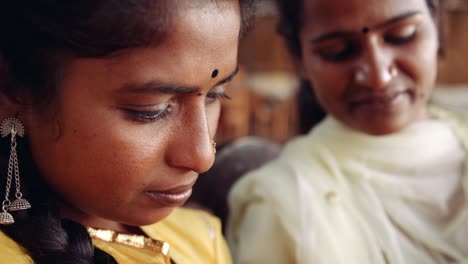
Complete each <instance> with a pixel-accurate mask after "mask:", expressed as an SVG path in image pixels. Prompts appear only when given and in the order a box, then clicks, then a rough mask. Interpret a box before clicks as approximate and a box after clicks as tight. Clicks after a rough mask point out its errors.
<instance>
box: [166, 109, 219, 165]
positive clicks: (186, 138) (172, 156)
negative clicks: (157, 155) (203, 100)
mask: <svg viewBox="0 0 468 264" xmlns="http://www.w3.org/2000/svg"><path fill="white" fill-rule="evenodd" d="M187 115H188V116H186V118H184V120H183V122H182V123H181V126H180V127H179V128H178V129H177V134H174V135H172V139H171V143H170V144H169V145H168V148H167V151H166V161H167V163H168V164H169V165H170V166H172V167H177V168H182V169H186V170H192V171H195V172H197V173H203V172H205V171H207V170H208V169H209V168H210V167H211V166H212V165H213V162H214V158H215V146H214V143H213V142H214V141H213V139H212V135H210V129H209V123H208V119H207V115H206V113H205V111H204V109H202V110H198V111H193V112H191V113H188V114H187Z"/></svg>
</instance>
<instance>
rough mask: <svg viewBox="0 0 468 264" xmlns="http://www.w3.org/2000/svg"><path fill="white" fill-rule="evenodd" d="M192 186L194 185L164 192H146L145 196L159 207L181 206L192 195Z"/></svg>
mask: <svg viewBox="0 0 468 264" xmlns="http://www.w3.org/2000/svg"><path fill="white" fill-rule="evenodd" d="M193 184H194V183H192V184H189V185H184V186H179V187H176V188H172V189H169V190H164V191H159V190H158V191H146V192H145V194H147V195H148V196H149V197H150V198H151V199H153V200H154V201H155V202H156V203H158V204H160V205H163V206H167V207H177V206H181V205H183V204H184V203H185V202H186V201H187V200H188V198H189V197H190V195H191V194H192V187H193Z"/></svg>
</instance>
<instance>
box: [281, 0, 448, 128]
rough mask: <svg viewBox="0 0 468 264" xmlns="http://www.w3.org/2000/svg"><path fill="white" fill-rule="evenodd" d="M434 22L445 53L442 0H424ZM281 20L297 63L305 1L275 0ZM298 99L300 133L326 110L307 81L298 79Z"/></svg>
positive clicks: (285, 37) (440, 47)
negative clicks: (299, 84)
mask: <svg viewBox="0 0 468 264" xmlns="http://www.w3.org/2000/svg"><path fill="white" fill-rule="evenodd" d="M425 1H426V4H427V6H428V7H429V10H430V12H431V14H432V16H433V18H434V21H435V23H436V26H437V29H438V34H439V55H441V56H443V55H444V42H445V41H444V40H445V28H444V25H445V23H444V22H445V16H444V14H445V13H444V12H443V11H444V0H425ZM276 3H277V6H278V10H279V14H280V19H279V23H278V27H277V31H278V33H279V34H280V35H281V36H282V37H283V39H284V40H285V42H286V45H287V47H288V49H289V51H290V53H291V55H292V56H293V59H294V60H296V62H301V60H302V50H301V42H300V39H299V33H300V30H301V27H302V25H303V23H304V13H303V10H304V6H303V4H304V0H276ZM297 100H298V113H299V127H300V132H301V133H306V132H307V131H309V130H310V128H312V127H313V126H314V125H315V124H317V123H318V122H319V121H320V120H321V119H323V117H324V116H325V114H326V113H325V111H324V110H323V109H322V107H321V106H320V105H319V103H318V101H317V99H316V96H315V93H314V90H313V85H312V84H311V83H310V82H309V81H306V80H303V81H302V82H301V86H300V89H299V94H298V96H297Z"/></svg>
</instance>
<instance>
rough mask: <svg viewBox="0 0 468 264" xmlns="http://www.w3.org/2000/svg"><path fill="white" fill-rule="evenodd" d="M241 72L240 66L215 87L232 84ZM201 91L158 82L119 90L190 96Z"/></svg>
mask: <svg viewBox="0 0 468 264" xmlns="http://www.w3.org/2000/svg"><path fill="white" fill-rule="evenodd" d="M238 72H239V65H237V66H236V68H235V69H234V71H233V72H232V73H231V74H229V76H228V77H226V78H225V79H223V80H221V81H219V82H218V83H216V85H215V86H218V85H222V84H225V83H228V82H230V81H231V80H232V79H234V77H235V76H236V75H237V73H238ZM198 90H199V88H197V87H188V86H178V85H170V84H165V83H161V82H158V81H149V82H146V83H143V84H138V83H126V84H124V85H123V86H122V87H120V88H119V89H118V91H119V92H122V93H137V94H139V93H141V94H147V93H150V94H151V93H152V94H158V93H162V94H190V93H195V92H197V91H198Z"/></svg>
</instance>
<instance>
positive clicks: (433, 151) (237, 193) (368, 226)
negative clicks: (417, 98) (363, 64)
mask: <svg viewBox="0 0 468 264" xmlns="http://www.w3.org/2000/svg"><path fill="white" fill-rule="evenodd" d="M431 111H432V113H433V116H434V118H433V119H430V120H425V121H421V122H417V123H415V124H413V125H411V126H410V127H408V128H405V129H404V130H403V131H401V132H399V133H395V134H390V135H386V136H379V137H376V136H370V135H367V134H362V133H358V132H356V131H353V130H351V129H349V128H347V127H344V126H343V125H342V124H340V123H339V122H337V121H336V120H334V119H333V118H332V117H327V118H326V119H325V120H324V121H323V122H322V123H321V124H320V125H318V127H316V128H315V129H314V130H312V131H311V132H310V133H309V134H308V135H306V136H302V137H299V138H297V139H295V140H294V141H292V142H291V143H290V144H288V145H287V146H286V147H285V149H284V151H283V153H282V154H281V156H280V157H279V158H278V159H277V160H275V161H274V162H272V163H270V164H269V165H267V166H265V167H263V168H261V169H259V170H257V171H254V172H252V173H250V174H248V175H246V176H245V177H244V178H243V179H242V180H240V181H239V182H238V183H237V184H236V185H235V186H234V188H233V190H232V192H231V194H230V197H229V198H230V200H229V201H230V205H231V208H232V214H231V218H230V221H229V226H228V241H229V243H230V246H231V249H232V253H233V257H234V262H235V263H240V264H246V263H270V264H275V263H277V264H280V263H290V264H293V263H314V264H330V263H334V264H345V263H346V264H350V263H356V264H358V263H359V264H385V263H412V264H418V263H421V264H422V263H424V264H436V263H437V264H440V263H443V264H445V263H465V262H461V261H463V260H464V259H466V258H467V257H468V244H467V243H466V238H467V237H468V207H467V205H468V201H467V199H468V193H467V190H466V189H467V188H468V170H467V168H466V166H467V163H466V150H467V149H468V148H467V147H468V123H467V122H466V120H465V119H463V118H461V117H458V116H455V115H453V114H451V113H449V112H447V111H444V110H442V109H439V108H432V110H431Z"/></svg>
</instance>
